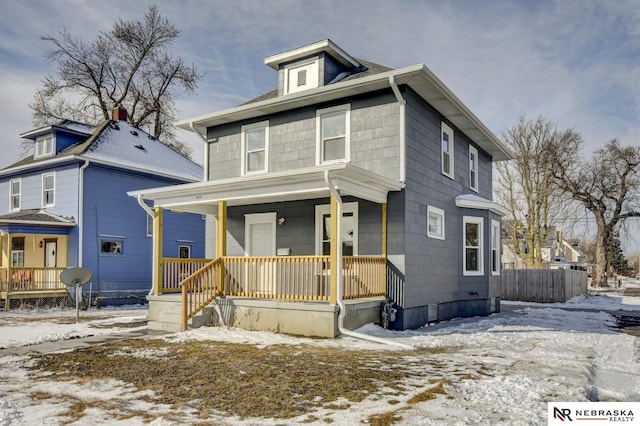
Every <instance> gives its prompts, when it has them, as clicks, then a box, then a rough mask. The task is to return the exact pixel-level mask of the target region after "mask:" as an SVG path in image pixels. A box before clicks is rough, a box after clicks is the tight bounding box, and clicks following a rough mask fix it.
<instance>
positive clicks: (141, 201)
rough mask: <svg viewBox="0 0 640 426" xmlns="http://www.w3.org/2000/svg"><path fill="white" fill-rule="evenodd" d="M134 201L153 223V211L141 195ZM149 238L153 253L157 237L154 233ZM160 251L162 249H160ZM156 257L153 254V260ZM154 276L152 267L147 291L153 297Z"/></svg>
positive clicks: (154, 271) (154, 272) (154, 269)
mask: <svg viewBox="0 0 640 426" xmlns="http://www.w3.org/2000/svg"><path fill="white" fill-rule="evenodd" d="M136 199H137V200H138V204H140V207H142V209H143V210H144V211H145V212H147V214H148V215H149V216H151V218H152V219H153V220H154V221H155V217H156V215H155V213H154V211H153V210H151V207H149V206H148V205H147V203H145V202H144V200H143V199H142V194H138V197H137V198H136ZM154 228H155V223H154ZM151 238H152V240H151V241H152V243H151V244H152V246H153V250H154V251H155V249H156V244H155V241H156V238H158V236H157V235H156V233H155V232H154V233H153V237H151ZM160 250H162V248H160ZM156 255H157V253H153V257H154V258H155V256H156ZM156 274H157V272H156V268H155V267H154V268H152V271H151V283H152V284H151V289H149V296H151V295H153V283H155V282H156Z"/></svg>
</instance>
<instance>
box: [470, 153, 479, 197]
mask: <svg viewBox="0 0 640 426" xmlns="http://www.w3.org/2000/svg"><path fill="white" fill-rule="evenodd" d="M469 188H471V190H473V191H475V192H478V150H477V149H476V148H475V147H473V146H471V145H469Z"/></svg>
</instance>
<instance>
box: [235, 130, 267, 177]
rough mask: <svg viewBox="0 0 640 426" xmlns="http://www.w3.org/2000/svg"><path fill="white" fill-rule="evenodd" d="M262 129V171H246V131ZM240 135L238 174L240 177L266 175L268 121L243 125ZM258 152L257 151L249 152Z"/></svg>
mask: <svg viewBox="0 0 640 426" xmlns="http://www.w3.org/2000/svg"><path fill="white" fill-rule="evenodd" d="M262 128H264V169H263V170H252V171H248V170H247V167H248V163H249V162H248V161H247V155H248V154H249V152H248V151H247V138H246V135H247V131H251V130H256V129H262ZM240 133H241V145H242V146H241V147H240V150H241V157H240V168H241V170H240V172H241V174H242V176H245V175H253V174H258V173H266V172H268V171H269V120H264V121H259V122H257V123H251V124H247V125H244V126H242V127H241V128H240ZM251 152H258V151H251Z"/></svg>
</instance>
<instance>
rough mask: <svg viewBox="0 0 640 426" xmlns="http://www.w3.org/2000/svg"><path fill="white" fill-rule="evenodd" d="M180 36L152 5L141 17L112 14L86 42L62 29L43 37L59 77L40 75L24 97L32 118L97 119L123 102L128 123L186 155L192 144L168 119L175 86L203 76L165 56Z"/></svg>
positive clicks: (193, 84) (193, 83) (188, 87)
mask: <svg viewBox="0 0 640 426" xmlns="http://www.w3.org/2000/svg"><path fill="white" fill-rule="evenodd" d="M179 36H180V31H179V30H178V29H177V28H176V27H175V26H174V25H173V24H172V23H171V22H170V21H169V20H168V19H167V18H166V17H163V16H161V15H160V12H159V10H158V8H157V7H156V6H151V7H149V10H148V11H147V13H146V14H145V16H144V18H143V19H142V20H140V21H123V20H118V21H117V22H116V23H114V25H113V28H112V29H111V30H110V31H108V32H101V33H99V34H98V35H97V37H96V39H95V40H94V41H93V42H91V43H85V42H84V41H82V40H79V39H76V38H74V37H73V36H72V35H71V34H70V33H69V32H68V31H67V30H65V29H63V30H62V31H60V33H59V34H58V35H57V36H55V35H45V36H42V37H41V38H42V40H44V41H46V42H48V43H50V44H51V45H52V47H51V48H50V49H49V50H48V51H47V55H46V56H47V58H48V59H49V60H50V61H52V62H54V63H55V64H56V67H57V77H54V76H47V77H45V79H44V81H43V85H42V87H41V88H40V89H39V90H38V91H37V92H36V94H35V96H34V100H33V102H32V103H31V104H30V107H31V109H32V113H33V120H34V124H35V125H45V124H51V123H53V122H56V121H59V120H62V119H72V120H76V121H80V122H84V123H88V124H93V125H95V124H98V123H99V122H100V121H103V120H109V119H110V118H111V112H112V111H113V108H114V107H115V106H117V105H121V106H123V107H125V108H126V109H127V111H128V115H129V121H130V123H131V124H132V125H134V126H136V127H140V128H144V129H145V130H147V129H148V132H149V133H150V134H151V135H153V136H155V137H156V138H159V139H161V140H163V141H164V142H165V143H167V144H168V145H170V146H173V147H174V148H175V149H176V150H178V151H180V152H182V153H183V154H186V155H187V156H189V155H190V148H188V147H187V146H186V145H184V144H183V143H181V142H179V141H177V140H176V138H175V134H174V132H173V128H172V126H171V122H172V121H173V120H174V119H175V104H174V96H175V94H176V91H178V90H180V91H182V92H186V93H193V92H194V91H195V89H196V88H197V85H198V82H199V81H200V80H201V79H202V75H201V74H200V73H199V72H198V70H197V69H196V67H195V66H194V65H190V66H189V65H187V64H185V63H184V61H183V60H182V58H181V57H174V56H172V55H171V53H170V51H169V49H170V48H171V46H172V44H173V43H174V41H175V40H176V39H177V38H178V37H179Z"/></svg>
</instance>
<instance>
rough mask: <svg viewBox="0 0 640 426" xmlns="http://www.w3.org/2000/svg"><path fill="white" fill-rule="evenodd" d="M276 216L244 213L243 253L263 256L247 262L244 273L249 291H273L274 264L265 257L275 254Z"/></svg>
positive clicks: (269, 292) (268, 292)
mask: <svg viewBox="0 0 640 426" xmlns="http://www.w3.org/2000/svg"><path fill="white" fill-rule="evenodd" d="M276 216H277V214H276V213H256V214H248V215H245V253H246V255H247V256H252V257H263V258H264V259H256V261H254V262H250V263H248V267H247V269H246V271H245V273H246V275H247V276H246V282H247V287H248V290H249V291H250V292H258V293H265V294H273V293H274V291H275V264H274V263H273V262H272V261H270V260H269V259H266V258H269V257H274V256H275V255H276V219H277V217H276Z"/></svg>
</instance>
